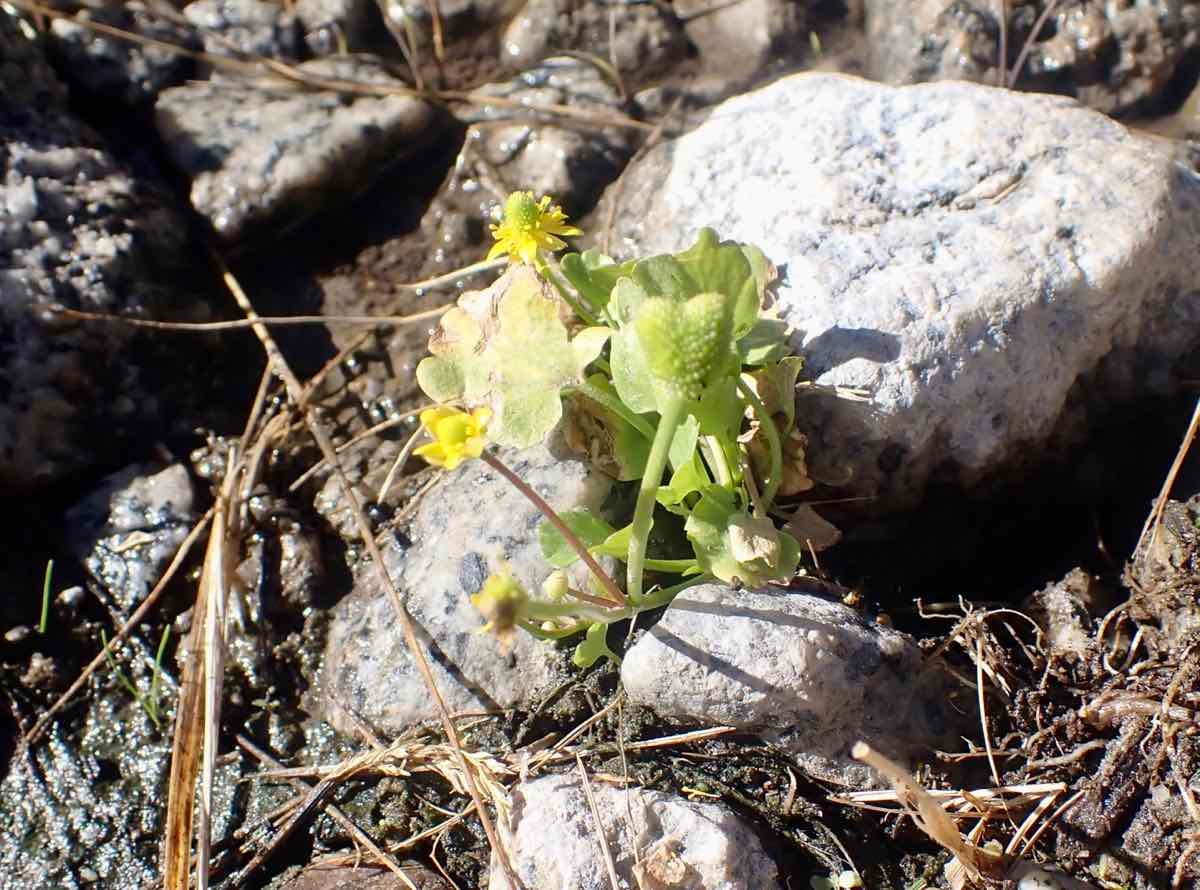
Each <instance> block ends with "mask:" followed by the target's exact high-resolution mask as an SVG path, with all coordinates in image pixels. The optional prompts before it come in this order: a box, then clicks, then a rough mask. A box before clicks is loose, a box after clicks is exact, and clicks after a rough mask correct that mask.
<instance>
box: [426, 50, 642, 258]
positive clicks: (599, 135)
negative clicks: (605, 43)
mask: <svg viewBox="0 0 1200 890" xmlns="http://www.w3.org/2000/svg"><path fill="white" fill-rule="evenodd" d="M476 93H477V94H481V95H492V96H501V97H504V98H506V99H510V100H514V101H518V102H521V103H522V107H520V108H516V109H514V108H511V107H507V106H500V105H483V106H477V107H473V108H470V109H467V110H465V111H464V113H463V114H461V115H460V117H461V118H462V119H464V120H465V121H466V122H467V123H468V124H470V126H469V127H468V128H467V134H466V138H465V140H464V142H463V147H462V150H461V151H460V153H459V156H458V158H457V160H456V161H455V164H454V168H453V170H452V172H451V175H450V176H449V177H448V179H447V182H446V184H445V185H444V186H443V188H442V190H441V192H439V193H438V195H437V197H436V198H435V199H434V201H433V203H432V204H431V206H430V208H429V211H428V212H427V213H426V215H425V218H424V219H423V220H422V226H423V227H424V228H425V229H426V231H427V233H428V236H429V240H430V241H431V242H432V243H433V244H435V245H437V248H436V249H437V250H438V251H439V253H438V254H437V255H435V258H434V259H435V261H436V262H439V263H440V262H442V257H443V256H453V255H455V252H456V251H461V250H462V249H463V247H464V246H478V247H480V248H482V247H483V242H484V241H487V242H488V243H489V244H490V242H491V239H490V238H489V237H487V231H488V229H487V226H488V224H490V223H491V222H492V221H493V219H492V210H493V208H495V207H497V206H498V205H499V204H501V203H503V201H504V199H505V198H506V197H507V196H508V193H509V192H511V191H515V190H517V189H522V190H530V191H533V192H534V193H535V194H538V195H551V196H552V197H553V198H554V200H555V202H557V203H560V204H562V205H563V206H564V207H565V208H566V210H567V212H568V214H570V215H572V216H576V215H578V214H579V213H580V212H581V211H583V210H585V209H587V208H588V207H590V206H591V205H592V203H593V201H594V200H595V199H596V198H597V197H598V196H599V194H600V192H601V190H602V189H603V188H604V187H605V186H606V185H608V183H610V182H612V181H613V180H614V179H616V178H617V176H618V175H619V174H620V172H621V169H622V167H624V165H625V162H626V161H627V160H628V158H629V156H630V154H632V152H633V148H634V138H633V131H631V130H627V129H622V128H620V127H590V126H589V127H586V128H583V127H576V126H573V125H572V124H571V122H570V121H565V120H563V119H562V118H559V117H555V116H552V115H549V114H544V115H539V114H536V113H535V112H534V109H536V108H537V106H539V105H551V104H558V105H569V106H571V107H572V108H575V109H579V110H581V111H593V112H601V113H606V114H613V113H614V112H615V111H617V110H618V109H619V107H620V97H619V96H618V95H617V91H616V90H615V89H614V88H613V86H612V85H611V84H609V83H608V82H607V81H605V80H604V78H602V77H601V76H600V74H599V72H598V71H597V70H596V69H595V67H593V66H592V65H588V64H586V63H583V62H578V61H575V60H572V59H566V58H558V59H551V60H548V61H546V62H545V63H543V64H541V65H539V66H537V67H536V68H531V69H529V70H528V71H525V72H523V73H522V74H520V75H518V76H517V77H514V78H513V79H512V80H510V81H507V82H505V83H492V84H486V85H484V86H483V87H480V88H479V89H478V90H476ZM514 118H516V119H517V120H515V121H514V120H513V119H514ZM451 268H453V266H452V267H451ZM439 271H445V269H441V270H439ZM431 274H433V271H432V270H431Z"/></svg>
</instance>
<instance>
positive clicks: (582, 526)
mask: <svg viewBox="0 0 1200 890" xmlns="http://www.w3.org/2000/svg"><path fill="white" fill-rule="evenodd" d="M559 516H560V518H561V519H562V521H563V522H564V523H565V524H566V526H567V528H569V529H570V530H571V531H572V532H574V533H575V537H577V538H579V540H580V541H581V542H582V543H583V546H584V547H587V548H588V549H589V550H591V549H592V548H593V547H598V546H599V545H600V544H603V543H604V541H605V539H607V538H608V537H609V535H611V534H612V533H613V531H615V529H614V528H613V527H612V526H611V525H609V524H608V523H607V522H605V521H604V520H603V519H601V518H600V517H599V516H596V515H594V514H593V513H592V511H591V510H589V509H587V508H586V507H581V508H579V509H578V510H568V511H567V512H566V513H561V514H559ZM538 544H539V545H541V548H542V556H543V557H544V558H545V560H546V562H548V563H550V565H552V566H554V567H555V568H557V569H565V568H566V567H567V566H569V565H572V564H573V563H575V562H576V561H577V560H578V559H579V554H578V553H576V552H575V549H574V548H573V547H572V546H571V545H570V544H568V543H567V539H566V538H564V537H563V536H562V533H561V532H559V530H558V529H557V528H555V527H554V524H553V523H552V522H550V520H548V519H543V520H542V522H541V524H540V525H539V526H538Z"/></svg>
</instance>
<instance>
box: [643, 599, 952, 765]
mask: <svg viewBox="0 0 1200 890" xmlns="http://www.w3.org/2000/svg"><path fill="white" fill-rule="evenodd" d="M811 584H812V586H811V588H810V589H813V590H820V588H821V585H819V584H818V583H817V582H811ZM621 681H622V683H623V684H624V687H625V692H626V694H627V695H628V696H629V700H630V701H631V702H632V703H634V704H638V705H642V706H644V707H648V708H651V709H653V710H654V711H655V712H656V713H657V714H658V715H659V716H661V717H663V718H665V719H667V720H670V721H672V722H675V723H683V724H691V725H704V726H711V725H713V724H723V725H728V726H736V727H738V728H740V729H745V730H747V731H751V732H757V733H759V734H760V735H762V736H764V737H766V738H768V739H769V740H771V741H773V742H776V743H778V744H779V745H780V746H781V747H783V748H784V749H785V750H787V751H788V752H790V753H792V754H794V755H796V757H797V758H798V759H799V760H800V762H801V763H802V765H804V766H805V768H806V769H808V770H809V771H811V772H813V773H814V774H817V775H821V776H828V777H837V778H838V779H839V780H842V781H849V782H854V783H858V782H862V781H864V780H866V779H867V777H868V776H869V773H868V772H867V770H866V769H865V768H850V767H849V759H848V755H849V750H850V748H851V746H852V745H853V744H854V743H855V742H856V741H858V740H860V739H862V740H865V741H867V742H869V743H871V744H872V745H874V746H875V747H877V748H879V749H880V750H882V751H885V752H886V753H888V754H890V755H892V756H900V757H903V756H907V755H908V754H910V753H912V752H914V751H916V750H919V749H920V748H921V747H922V746H923V745H928V743H930V742H931V741H933V740H934V739H935V738H936V737H937V736H938V735H940V734H941V733H942V732H943V731H944V730H943V728H942V727H941V726H939V725H938V724H939V722H940V720H941V714H940V709H939V708H936V707H934V708H931V707H930V704H931V703H932V702H933V697H932V696H931V695H930V694H929V693H928V692H926V691H925V690H926V685H925V684H926V683H930V684H931V685H932V684H936V678H933V677H931V676H923V675H922V671H921V659H920V653H919V651H918V649H917V646H916V644H915V643H914V642H913V641H912V639H911V638H910V637H909V636H908V635H906V634H902V633H900V632H898V631H895V630H891V629H888V628H883V627H879V626H878V625H876V624H873V623H869V622H868V621H867V620H866V619H865V618H863V616H861V615H860V614H859V613H857V612H855V611H854V610H853V609H850V608H848V607H846V606H843V605H841V604H840V603H835V602H830V601H829V600H827V599H822V598H820V597H818V596H814V595H812V594H809V593H796V592H789V591H784V590H759V591H752V590H731V589H729V588H728V587H725V586H723V585H720V584H702V585H698V586H696V587H692V588H688V589H687V590H685V591H683V593H681V594H679V596H678V597H676V599H675V601H674V602H673V603H672V604H671V606H670V607H669V608H668V609H667V611H666V612H665V613H664V614H663V617H662V619H661V620H660V621H659V622H658V624H656V625H655V626H654V627H653V628H651V629H650V631H649V632H647V633H646V634H645V635H644V636H642V637H641V639H639V640H638V641H637V642H636V643H635V644H634V645H633V646H632V647H631V648H630V650H629V652H628V653H627V654H626V655H625V660H624V662H623V663H622V665H621ZM934 688H936V686H934Z"/></svg>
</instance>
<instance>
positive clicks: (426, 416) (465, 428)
mask: <svg viewBox="0 0 1200 890" xmlns="http://www.w3.org/2000/svg"><path fill="white" fill-rule="evenodd" d="M491 419H492V412H491V410H490V409H488V408H476V409H475V410H474V411H472V412H471V413H470V414H467V413H466V412H465V411H459V410H458V409H457V408H447V407H445V406H441V405H439V406H438V407H436V408H427V409H425V410H424V411H422V412H421V426H423V427H425V429H427V430H428V431H429V434H430V435H431V436H433V441H432V442H430V443H429V444H428V445H422V446H421V447H420V448H418V449H416V450H415V451H414V452H413V453H414V454H417V455H418V456H420V457H423V458H425V460H427V461H429V462H430V463H431V464H433V465H434V466H435V467H445V468H446V469H447V470H453V469H454V468H455V467H457V466H458V465H459V464H461V463H462V462H463V461H464V460H467V459H468V458H471V457H479V455H481V454H482V453H483V449H484V448H485V447H486V446H487V438H486V437H485V435H484V428H485V427H486V426H487V423H488V421H489V420H491Z"/></svg>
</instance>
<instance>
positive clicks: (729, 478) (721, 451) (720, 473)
mask: <svg viewBox="0 0 1200 890" xmlns="http://www.w3.org/2000/svg"><path fill="white" fill-rule="evenodd" d="M701 441H702V442H703V443H704V446H705V448H706V450H707V452H708V460H709V463H711V464H712V471H713V475H715V476H716V477H717V484H718V485H720V486H723V487H724V488H732V487H733V473H732V472H730V470H729V461H727V460H726V459H725V448H724V447H723V446H722V445H721V440H720V439H718V438H717V437H716V436H705V437H704V438H703V439H701Z"/></svg>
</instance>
